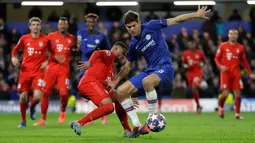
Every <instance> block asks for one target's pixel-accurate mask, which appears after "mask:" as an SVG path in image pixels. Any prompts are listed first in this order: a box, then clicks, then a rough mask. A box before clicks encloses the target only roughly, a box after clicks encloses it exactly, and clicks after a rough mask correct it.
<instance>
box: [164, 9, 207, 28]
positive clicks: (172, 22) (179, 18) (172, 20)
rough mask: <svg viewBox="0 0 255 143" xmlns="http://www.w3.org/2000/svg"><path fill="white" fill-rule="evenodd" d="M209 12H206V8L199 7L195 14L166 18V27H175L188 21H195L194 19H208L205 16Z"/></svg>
mask: <svg viewBox="0 0 255 143" xmlns="http://www.w3.org/2000/svg"><path fill="white" fill-rule="evenodd" d="M210 11H211V10H210V9H209V10H207V6H205V7H204V6H203V7H202V8H200V5H199V6H198V10H197V12H196V13H188V14H183V15H180V16H177V17H174V18H168V19H167V26H171V25H175V24H178V23H181V22H184V21H187V20H190V19H195V18H201V19H209V18H208V17H206V14H207V13H208V12H210Z"/></svg>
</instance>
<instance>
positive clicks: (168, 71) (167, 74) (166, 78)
mask: <svg viewBox="0 0 255 143" xmlns="http://www.w3.org/2000/svg"><path fill="white" fill-rule="evenodd" d="M153 73H154V74H156V75H158V76H159V78H160V83H159V84H158V86H156V88H159V89H166V88H167V89H169V88H172V81H173V79H174V69H173V67H172V65H165V66H162V68H161V69H159V70H156V71H154V72H153Z"/></svg>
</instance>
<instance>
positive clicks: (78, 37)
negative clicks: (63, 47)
mask: <svg viewBox="0 0 255 143" xmlns="http://www.w3.org/2000/svg"><path fill="white" fill-rule="evenodd" d="M81 40H82V34H81V31H80V30H79V31H78V32H77V41H79V42H81Z"/></svg>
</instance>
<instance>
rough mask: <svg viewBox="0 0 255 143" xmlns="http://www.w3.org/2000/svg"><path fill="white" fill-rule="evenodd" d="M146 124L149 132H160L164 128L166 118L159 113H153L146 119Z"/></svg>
mask: <svg viewBox="0 0 255 143" xmlns="http://www.w3.org/2000/svg"><path fill="white" fill-rule="evenodd" d="M147 124H148V127H149V128H150V130H151V131H153V132H161V131H162V130H164V128H165V127H166V118H165V117H164V116H163V115H162V114H160V113H154V114H152V115H151V116H150V117H149V118H148V120H147Z"/></svg>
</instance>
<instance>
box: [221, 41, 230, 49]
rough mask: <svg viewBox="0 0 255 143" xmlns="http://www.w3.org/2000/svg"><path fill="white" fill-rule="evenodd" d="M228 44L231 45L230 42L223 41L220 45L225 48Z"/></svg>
mask: <svg viewBox="0 0 255 143" xmlns="http://www.w3.org/2000/svg"><path fill="white" fill-rule="evenodd" d="M226 46H229V42H223V43H221V44H220V47H222V48H224V47H226Z"/></svg>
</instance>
